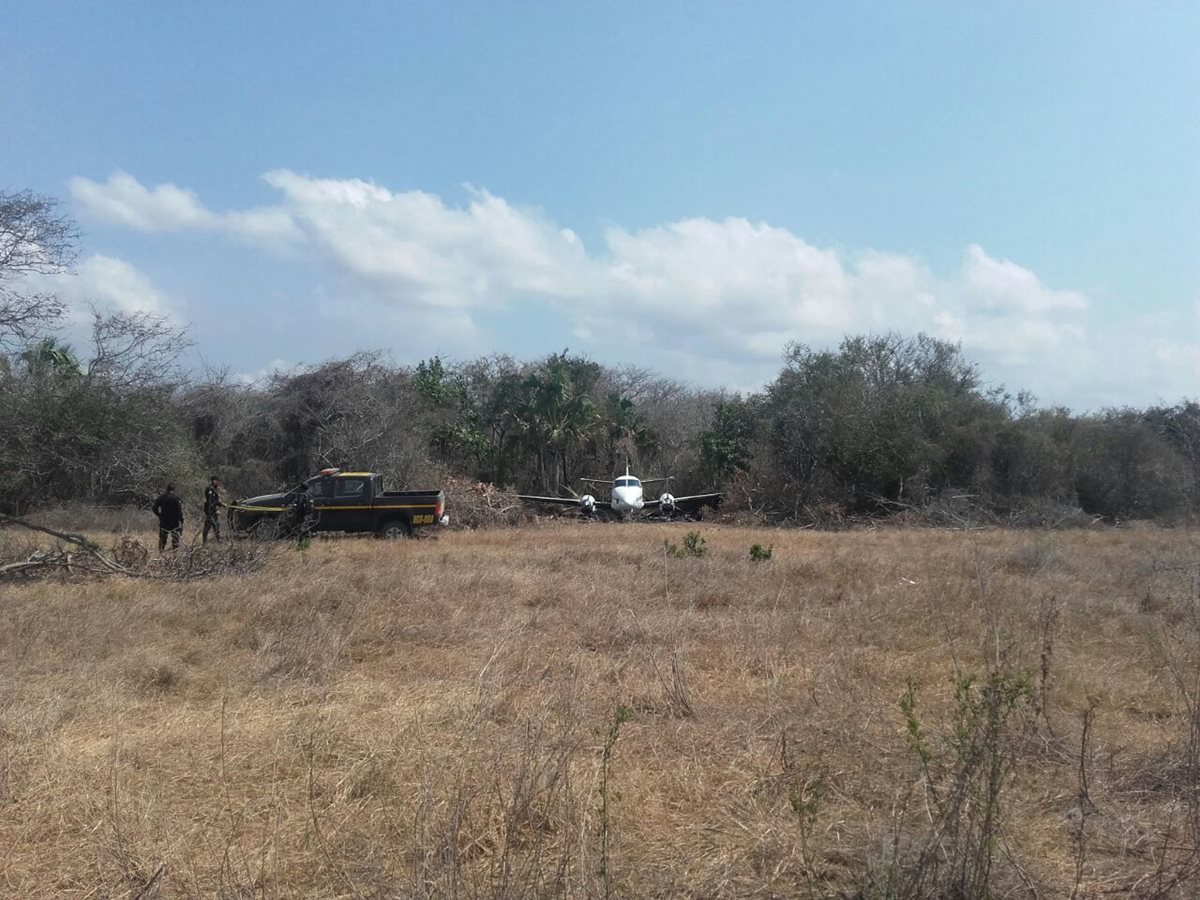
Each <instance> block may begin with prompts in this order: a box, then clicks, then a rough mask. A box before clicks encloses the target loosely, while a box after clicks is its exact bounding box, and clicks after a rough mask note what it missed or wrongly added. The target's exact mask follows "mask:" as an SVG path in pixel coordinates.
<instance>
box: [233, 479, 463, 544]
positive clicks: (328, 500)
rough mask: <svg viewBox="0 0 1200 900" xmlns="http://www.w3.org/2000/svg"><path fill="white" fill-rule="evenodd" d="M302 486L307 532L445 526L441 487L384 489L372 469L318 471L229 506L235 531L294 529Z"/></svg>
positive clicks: (394, 533)
mask: <svg viewBox="0 0 1200 900" xmlns="http://www.w3.org/2000/svg"><path fill="white" fill-rule="evenodd" d="M304 486H307V487H308V495H309V497H311V498H312V506H313V515H312V517H311V519H310V520H309V522H308V523H307V527H308V530H309V531H347V532H351V533H355V532H374V533H375V534H377V535H379V536H380V537H382V538H398V537H408V536H411V535H412V533H413V530H414V529H415V528H419V527H421V526H424V525H445V524H446V523H447V522H449V520H450V518H449V516H447V515H446V495H445V493H444V492H442V491H385V490H384V489H383V476H382V475H379V474H378V473H375V472H343V471H341V470H340V469H322V470H321V472H320V473H319V474H317V475H314V476H313V477H312V478H310V479H308V480H307V481H305V482H304V484H303V485H297V486H296V487H294V488H292V489H291V490H290V491H285V492H284V493H281V494H263V495H262V496H260V497H249V498H247V499H245V500H238V501H237V502H236V503H230V504H229V525H230V528H231V530H232V531H234V532H260V533H261V532H262V531H263V530H265V529H269V530H270V533H272V534H286V533H288V532H291V531H294V530H295V529H296V528H297V526H298V524H299V523H297V522H295V521H294V515H293V513H292V505H293V502H294V500H295V497H296V494H297V493H298V492H299V491H300V489H301V488H302V487H304Z"/></svg>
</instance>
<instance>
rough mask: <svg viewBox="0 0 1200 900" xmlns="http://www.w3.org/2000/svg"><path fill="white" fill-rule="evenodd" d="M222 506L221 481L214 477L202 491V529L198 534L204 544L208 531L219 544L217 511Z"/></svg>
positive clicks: (219, 529)
mask: <svg viewBox="0 0 1200 900" xmlns="http://www.w3.org/2000/svg"><path fill="white" fill-rule="evenodd" d="M224 505H225V504H224V503H223V502H221V481H220V479H218V478H217V476H216V475H214V476H213V477H212V479H211V480H210V481H209V483H208V487H206V488H205V489H204V529H203V530H202V531H201V532H200V539H201V541H203V542H204V543H205V544H207V543H208V533H209V531H211V532H212V533H213V537H215V538H216V540H217V543H218V544H219V543H221V519H220V515H219V513H218V510H219V509H220V508H221V507H222V506H224Z"/></svg>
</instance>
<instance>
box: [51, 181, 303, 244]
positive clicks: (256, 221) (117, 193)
mask: <svg viewBox="0 0 1200 900" xmlns="http://www.w3.org/2000/svg"><path fill="white" fill-rule="evenodd" d="M68 186H69V188H70V190H71V195H72V196H73V197H74V198H75V200H76V201H77V202H78V203H79V204H80V205H81V206H82V207H83V210H84V212H85V213H86V214H87V215H89V216H92V217H94V218H96V219H98V220H100V221H102V222H108V223H110V224H114V225H123V226H125V227H126V228H132V229H134V230H136V231H145V232H171V231H189V230H191V231H226V232H228V233H230V234H233V235H235V236H238V237H243V238H246V239H248V240H253V241H259V242H265V241H271V242H286V241H292V240H296V239H298V238H299V237H300V233H299V231H298V230H297V229H296V226H295V224H294V223H293V222H292V220H291V217H290V216H288V214H287V213H286V212H285V211H284V210H281V209H277V208H270V209H250V210H243V211H237V212H232V213H224V214H220V213H215V212H213V211H212V210H210V209H207V208H206V207H205V206H204V205H203V204H202V203H201V202H200V200H199V198H197V196H196V194H195V193H194V192H193V191H190V190H188V189H186V188H181V187H178V186H176V185H174V184H160V185H158V186H156V187H153V188H148V187H146V186H145V185H143V184H142V183H141V182H140V181H138V180H137V179H136V178H134V177H133V176H132V175H130V174H128V173H126V172H114V173H113V174H112V175H110V176H109V178H108V180H107V181H105V182H97V181H92V180H91V179H89V178H82V177H78V176H77V177H75V178H72V179H71V180H70V182H69V183H68Z"/></svg>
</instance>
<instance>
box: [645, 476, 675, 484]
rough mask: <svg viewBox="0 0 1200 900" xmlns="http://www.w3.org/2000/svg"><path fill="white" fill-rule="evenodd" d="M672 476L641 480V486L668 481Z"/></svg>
mask: <svg viewBox="0 0 1200 900" xmlns="http://www.w3.org/2000/svg"><path fill="white" fill-rule="evenodd" d="M673 477H674V476H672V475H666V476H664V477H662V478H643V479H642V484H657V483H658V482H660V481H670V480H671V479H672V478H673Z"/></svg>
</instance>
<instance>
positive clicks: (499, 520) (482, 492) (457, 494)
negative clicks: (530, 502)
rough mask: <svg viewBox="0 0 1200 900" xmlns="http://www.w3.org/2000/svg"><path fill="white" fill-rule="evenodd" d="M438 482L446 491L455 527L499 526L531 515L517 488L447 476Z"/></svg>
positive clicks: (510, 523)
mask: <svg viewBox="0 0 1200 900" xmlns="http://www.w3.org/2000/svg"><path fill="white" fill-rule="evenodd" d="M438 483H439V484H441V486H442V490H444V491H445V492H446V509H447V511H449V513H450V525H451V527H455V528H495V527H498V526H507V525H515V524H517V523H518V522H522V521H527V520H528V519H529V518H530V515H529V512H528V510H527V509H526V508H525V506H524V504H522V503H521V501H520V500H518V499H517V493H516V491H514V490H511V489H501V488H498V487H496V485H494V484H489V483H487V482H485V481H472V480H469V479H463V478H454V477H447V478H443V479H442V480H441V481H440V482H438Z"/></svg>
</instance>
